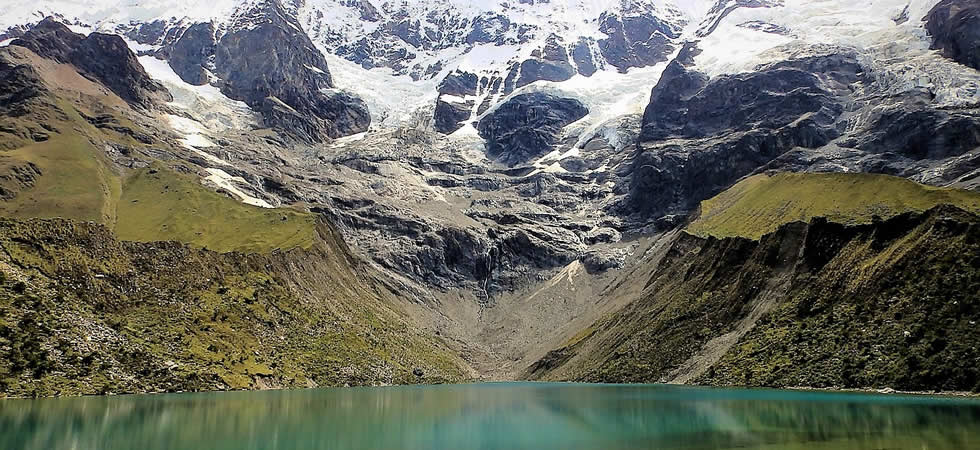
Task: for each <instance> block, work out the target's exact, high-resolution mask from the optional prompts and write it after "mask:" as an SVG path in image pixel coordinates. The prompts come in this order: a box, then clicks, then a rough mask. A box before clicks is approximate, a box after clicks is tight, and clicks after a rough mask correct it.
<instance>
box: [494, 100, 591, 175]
mask: <svg viewBox="0 0 980 450" xmlns="http://www.w3.org/2000/svg"><path fill="white" fill-rule="evenodd" d="M588 113H589V110H588V108H586V107H585V105H584V104H582V102H580V101H578V100H575V99H570V98H561V97H557V96H554V95H551V94H545V93H541V92H532V93H528V94H519V95H515V96H514V97H513V98H511V99H510V100H508V101H506V102H505V103H503V104H502V105H500V106H499V107H498V108H497V109H496V110H494V111H493V112H491V113H490V114H488V115H487V116H485V117H484V118H483V119H481V120H480V123H479V125H478V126H477V130H478V131H479V133H480V136H481V137H483V138H484V139H486V140H487V154H488V155H490V156H491V157H493V158H496V159H497V160H499V161H500V162H502V163H504V164H507V165H510V166H514V165H517V164H520V163H524V162H527V161H528V160H529V159H531V158H533V157H536V156H540V155H542V154H544V153H547V152H548V151H550V150H551V148H552V147H553V146H554V144H555V141H556V140H557V138H558V134H559V133H560V132H561V130H562V128H564V127H565V126H566V125H568V124H570V123H572V122H575V121H576V120H579V119H581V118H582V117H585V115H586V114H588Z"/></svg>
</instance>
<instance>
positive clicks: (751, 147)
mask: <svg viewBox="0 0 980 450" xmlns="http://www.w3.org/2000/svg"><path fill="white" fill-rule="evenodd" d="M682 53H683V52H682ZM683 56H685V55H683V54H682V58H678V59H677V60H675V61H673V62H671V64H670V66H668V68H667V69H666V71H665V72H664V75H663V77H662V78H661V80H660V82H659V84H658V85H657V87H655V88H654V90H653V92H652V95H651V102H650V105H649V106H648V107H647V109H646V112H645V113H644V121H643V128H642V132H641V135H640V139H641V144H640V148H639V150H638V153H637V155H636V156H635V158H634V163H633V175H632V183H631V186H630V196H629V201H628V208H629V209H630V211H632V212H634V213H639V214H641V215H645V216H652V217H661V216H664V215H667V214H674V213H678V212H681V211H687V210H690V209H691V208H693V207H694V206H696V205H697V202H700V201H701V200H703V199H706V198H708V197H711V196H712V195H714V194H716V193H718V192H721V191H722V190H724V189H726V188H727V187H728V186H730V185H731V184H732V183H734V182H735V181H736V180H737V179H738V178H740V177H742V176H745V175H747V174H749V173H751V172H753V171H754V170H756V169H757V168H758V167H760V166H762V165H764V164H766V163H767V162H769V161H771V160H773V159H775V158H777V157H778V156H780V155H782V154H783V153H785V152H787V151H789V150H791V149H793V148H795V147H806V148H816V147H821V146H823V145H826V144H827V143H829V142H830V141H831V140H833V139H836V138H837V137H838V136H840V131H839V130H838V129H837V126H836V120H837V118H838V117H839V116H840V115H841V113H842V112H843V110H844V100H843V99H841V98H839V97H838V94H837V93H838V92H839V91H840V90H842V89H845V87H846V86H847V85H849V84H851V83H853V82H856V81H857V80H859V79H860V78H861V74H862V72H861V67H860V66H859V65H858V63H857V61H856V59H855V58H854V57H853V56H850V57H849V56H841V55H836V56H826V57H817V58H808V59H804V60H799V61H789V62H784V63H778V64H774V65H771V66H769V67H766V68H764V69H762V70H759V71H757V72H750V73H745V74H738V75H726V76H720V77H717V78H715V79H712V80H711V81H710V82H709V81H707V79H706V77H705V76H704V75H701V74H698V73H695V72H692V71H691V70H689V69H688V68H686V67H685V66H684V59H685V58H683Z"/></svg>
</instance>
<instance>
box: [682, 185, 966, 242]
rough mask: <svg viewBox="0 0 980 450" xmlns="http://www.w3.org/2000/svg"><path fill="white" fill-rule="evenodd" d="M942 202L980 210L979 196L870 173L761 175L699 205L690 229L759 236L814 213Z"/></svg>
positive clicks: (888, 213)
mask: <svg viewBox="0 0 980 450" xmlns="http://www.w3.org/2000/svg"><path fill="white" fill-rule="evenodd" d="M940 204H949V205H955V206H957V207H959V208H961V209H964V210H967V211H972V212H980V194H977V193H975V192H970V191H963V190H958V189H944V188H936V187H932V186H925V185H921V184H918V183H915V182H912V181H909V180H906V179H904V178H897V177H892V176H887V175H871V174H848V173H827V174H799V173H780V174H776V175H769V174H760V175H755V176H752V177H749V178H746V179H745V180H742V181H741V182H739V183H738V184H736V185H735V186H733V187H732V188H731V189H729V190H727V191H725V192H723V193H721V194H719V195H718V196H716V197H714V198H712V199H710V200H706V201H704V202H702V203H701V210H700V215H699V217H698V218H697V219H696V220H695V221H694V222H693V223H691V225H690V226H689V227H688V231H689V232H691V233H692V234H696V235H698V236H709V235H710V236H715V237H734V236H740V237H747V238H750V239H759V238H760V237H762V235H764V234H766V233H771V232H773V231H775V230H776V229H777V228H779V227H780V226H781V225H783V224H786V223H790V222H794V221H799V222H809V221H810V219H812V218H814V217H825V218H827V219H829V220H830V221H832V222H837V223H842V224H848V225H857V224H868V223H871V222H872V221H873V220H874V218H875V217H878V218H881V219H887V218H890V217H894V216H896V215H898V214H902V213H906V212H912V211H918V212H922V211H925V210H927V209H929V208H932V207H934V206H936V205H940Z"/></svg>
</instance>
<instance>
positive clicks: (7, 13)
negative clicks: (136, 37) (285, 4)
mask: <svg viewBox="0 0 980 450" xmlns="http://www.w3.org/2000/svg"><path fill="white" fill-rule="evenodd" d="M250 1H254V0H208V1H198V0H165V1H159V0H157V1H154V0H4V3H5V5H4V12H3V14H2V15H0V31H2V30H6V29H7V28H9V27H12V26H15V25H23V24H27V23H34V22H38V21H40V20H41V19H43V18H45V17H46V16H49V15H60V16H62V17H64V18H65V19H66V20H68V21H69V22H75V21H78V22H81V23H84V24H87V25H90V26H92V27H93V28H94V29H96V30H111V29H112V28H114V26H115V25H117V24H128V23H130V22H134V21H135V22H147V21H153V20H157V19H163V20H166V19H171V18H176V19H181V18H189V19H192V20H195V21H202V22H206V21H210V20H212V19H219V20H220V19H223V18H226V17H228V16H229V15H230V14H231V12H232V11H234V10H235V8H237V7H238V6H239V5H242V4H244V3H247V2H250Z"/></svg>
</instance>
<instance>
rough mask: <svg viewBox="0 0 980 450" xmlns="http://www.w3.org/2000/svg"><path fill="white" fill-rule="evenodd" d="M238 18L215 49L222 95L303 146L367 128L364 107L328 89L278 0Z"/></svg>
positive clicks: (310, 48) (320, 65)
mask: <svg viewBox="0 0 980 450" xmlns="http://www.w3.org/2000/svg"><path fill="white" fill-rule="evenodd" d="M240 14H241V16H239V17H237V18H236V19H235V20H236V23H237V24H238V25H236V26H233V27H232V29H231V31H229V32H228V33H226V34H224V35H222V36H221V38H220V40H219V41H218V42H217V44H216V47H215V58H214V67H215V74H216V75H217V76H218V78H219V79H220V80H221V91H222V92H223V93H225V95H227V96H229V97H231V98H233V99H236V100H241V101H244V102H245V103H247V104H249V106H251V107H252V108H254V109H256V110H258V111H260V112H261V113H262V114H263V116H264V118H265V119H266V122H268V123H267V124H268V125H269V126H271V127H272V128H276V129H278V130H280V131H282V132H284V133H285V134H288V135H290V136H292V137H294V138H297V139H299V140H301V141H304V142H308V143H314V142H320V141H323V140H325V139H330V138H338V137H342V136H347V135H351V134H355V133H360V132H363V131H366V130H367V129H368V127H369V126H370V123H371V116H370V113H369V112H368V110H367V105H366V104H365V103H364V102H363V101H362V100H361V99H360V98H358V97H356V96H354V95H352V94H346V93H338V92H337V91H334V90H333V89H334V84H333V80H332V79H331V77H330V73H329V71H328V69H327V62H326V60H325V59H324V57H323V54H321V53H320V51H319V50H317V49H316V47H315V46H314V45H313V42H311V41H310V38H309V37H308V36H307V35H306V33H304V32H303V31H302V28H301V27H300V24H299V22H297V21H296V19H295V18H294V17H293V16H292V15H291V14H290V13H289V12H288V11H287V10H286V9H285V8H284V7H283V5H282V4H281V3H280V1H279V0H267V1H264V2H261V3H258V4H257V5H255V7H254V8H252V9H249V10H246V11H240ZM193 47H195V48H197V46H193ZM258 55H261V57H259V56H258Z"/></svg>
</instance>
